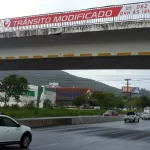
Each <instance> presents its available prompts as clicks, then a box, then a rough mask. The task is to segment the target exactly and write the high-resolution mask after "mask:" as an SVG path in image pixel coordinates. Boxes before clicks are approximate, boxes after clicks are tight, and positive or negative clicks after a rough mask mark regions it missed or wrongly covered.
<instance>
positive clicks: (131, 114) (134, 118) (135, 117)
mask: <svg viewBox="0 0 150 150" xmlns="http://www.w3.org/2000/svg"><path fill="white" fill-rule="evenodd" d="M139 120H140V116H139V115H138V114H136V113H135V112H128V113H127V114H126V115H124V122H127V121H129V122H131V121H132V122H139Z"/></svg>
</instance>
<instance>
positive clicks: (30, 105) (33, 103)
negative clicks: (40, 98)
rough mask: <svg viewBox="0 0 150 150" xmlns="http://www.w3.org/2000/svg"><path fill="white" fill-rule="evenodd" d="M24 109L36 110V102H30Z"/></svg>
mask: <svg viewBox="0 0 150 150" xmlns="http://www.w3.org/2000/svg"><path fill="white" fill-rule="evenodd" d="M24 108H29V109H31V108H32V109H33V108H36V105H35V102H34V101H30V102H28V103H27V104H25V105H24Z"/></svg>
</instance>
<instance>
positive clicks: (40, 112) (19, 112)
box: [0, 108, 126, 118]
mask: <svg viewBox="0 0 150 150" xmlns="http://www.w3.org/2000/svg"><path fill="white" fill-rule="evenodd" d="M105 111H106V110H102V109H100V110H78V109H65V108H53V109H48V108H17V109H14V108H0V112H3V113H5V114H6V115H8V116H10V117H13V118H39V117H60V116H61V117H63V116H88V115H89V116H90V115H103V113H104V112H105ZM117 112H118V113H119V114H125V113H126V112H125V111H120V110H117Z"/></svg>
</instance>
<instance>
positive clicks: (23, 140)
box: [0, 113, 32, 149]
mask: <svg viewBox="0 0 150 150" xmlns="http://www.w3.org/2000/svg"><path fill="white" fill-rule="evenodd" d="M31 141H32V133H31V128H30V127H27V126H24V125H21V124H19V123H18V122H17V121H15V120H14V119H12V118H11V117H9V116H6V115H4V114H3V113H0V146H5V145H13V144H19V145H20V147H21V148H22V149H27V148H28V147H29V145H30V143H31Z"/></svg>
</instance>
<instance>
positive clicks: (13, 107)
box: [10, 104, 19, 110]
mask: <svg viewBox="0 0 150 150" xmlns="http://www.w3.org/2000/svg"><path fill="white" fill-rule="evenodd" d="M10 108H12V109H13V110H18V109H19V105H18V104H15V105H12V106H11V107H10Z"/></svg>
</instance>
